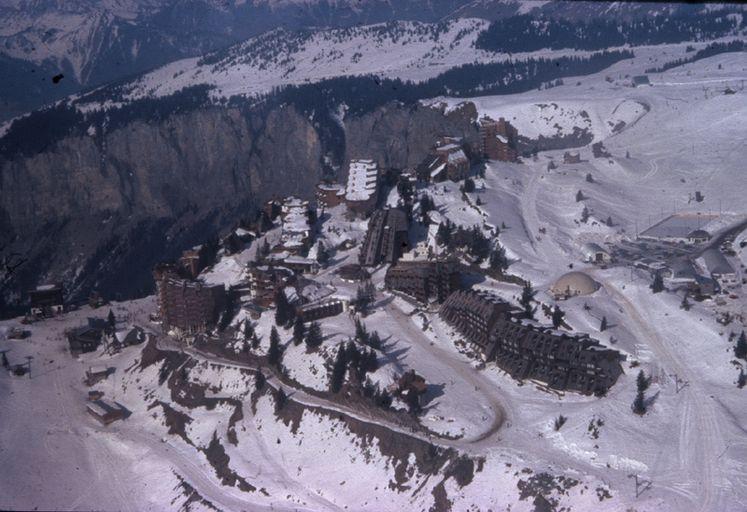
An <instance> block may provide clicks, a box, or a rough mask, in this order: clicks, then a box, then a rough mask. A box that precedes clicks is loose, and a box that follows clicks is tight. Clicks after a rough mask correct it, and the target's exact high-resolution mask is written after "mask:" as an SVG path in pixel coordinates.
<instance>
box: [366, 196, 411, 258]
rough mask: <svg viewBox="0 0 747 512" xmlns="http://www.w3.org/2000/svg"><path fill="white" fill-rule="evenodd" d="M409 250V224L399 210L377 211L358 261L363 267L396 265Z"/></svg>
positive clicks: (370, 223)
mask: <svg viewBox="0 0 747 512" xmlns="http://www.w3.org/2000/svg"><path fill="white" fill-rule="evenodd" d="M408 249H409V236H408V223H407V215H406V214H405V212H403V211H402V210H400V209H398V208H391V209H386V210H376V211H375V212H374V214H373V215H372V216H371V218H370V219H369V221H368V230H367V231H366V236H365V238H364V239H363V244H362V245H361V250H360V254H359V255H358V261H359V263H360V264H361V265H363V266H368V267H375V266H376V265H379V264H380V263H394V262H396V261H397V260H398V259H399V258H400V256H402V254H403V253H404V252H407V250H408Z"/></svg>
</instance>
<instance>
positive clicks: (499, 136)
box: [495, 133, 508, 144]
mask: <svg viewBox="0 0 747 512" xmlns="http://www.w3.org/2000/svg"><path fill="white" fill-rule="evenodd" d="M495 138H496V139H498V140H499V141H501V142H502V143H504V144H508V139H507V138H506V137H504V136H503V135H501V134H500V133H496V134H495Z"/></svg>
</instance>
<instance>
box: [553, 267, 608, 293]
mask: <svg viewBox="0 0 747 512" xmlns="http://www.w3.org/2000/svg"><path fill="white" fill-rule="evenodd" d="M599 288H601V285H600V284H599V283H597V282H596V281H594V280H593V279H592V278H591V277H590V276H589V275H588V274H585V273H583V272H578V271H575V272H568V273H567V274H563V275H562V276H560V277H559V278H558V280H557V281H555V284H553V285H552V286H551V287H550V293H552V294H553V295H554V296H555V298H559V299H567V298H570V297H575V296H577V295H591V294H592V293H594V292H595V291H597V290H598V289H599Z"/></svg>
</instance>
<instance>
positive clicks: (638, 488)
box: [628, 474, 652, 498]
mask: <svg viewBox="0 0 747 512" xmlns="http://www.w3.org/2000/svg"><path fill="white" fill-rule="evenodd" d="M628 478H635V497H636V498H638V497H640V495H641V494H643V493H644V492H646V491H648V490H649V489H651V485H652V482H651V480H644V479H640V480H639V479H638V475H635V474H632V475H628Z"/></svg>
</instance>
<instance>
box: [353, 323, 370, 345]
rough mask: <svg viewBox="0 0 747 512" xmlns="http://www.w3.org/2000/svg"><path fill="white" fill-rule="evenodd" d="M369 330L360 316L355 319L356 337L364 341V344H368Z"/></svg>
mask: <svg viewBox="0 0 747 512" xmlns="http://www.w3.org/2000/svg"><path fill="white" fill-rule="evenodd" d="M368 337H369V334H368V330H367V329H366V324H364V323H363V321H362V320H361V319H360V318H356V319H355V339H357V340H358V341H359V342H361V343H363V344H364V345H368Z"/></svg>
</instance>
